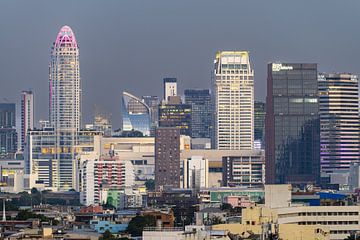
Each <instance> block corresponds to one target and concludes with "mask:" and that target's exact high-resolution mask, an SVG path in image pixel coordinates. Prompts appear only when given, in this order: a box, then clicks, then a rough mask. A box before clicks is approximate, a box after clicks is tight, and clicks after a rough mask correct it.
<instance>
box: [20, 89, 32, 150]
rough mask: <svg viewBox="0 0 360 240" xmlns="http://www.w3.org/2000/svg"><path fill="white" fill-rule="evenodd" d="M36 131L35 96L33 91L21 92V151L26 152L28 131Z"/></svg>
mask: <svg viewBox="0 0 360 240" xmlns="http://www.w3.org/2000/svg"><path fill="white" fill-rule="evenodd" d="M30 129H34V95H33V92H32V91H22V92H21V150H22V151H24V149H25V144H26V140H27V136H28V130H30Z"/></svg>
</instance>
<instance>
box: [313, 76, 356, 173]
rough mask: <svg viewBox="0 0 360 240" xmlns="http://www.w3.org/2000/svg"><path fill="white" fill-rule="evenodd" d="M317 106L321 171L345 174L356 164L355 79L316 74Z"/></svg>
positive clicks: (353, 77) (354, 77) (352, 77)
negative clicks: (317, 84)
mask: <svg viewBox="0 0 360 240" xmlns="http://www.w3.org/2000/svg"><path fill="white" fill-rule="evenodd" d="M319 105H320V126H321V129H320V140H321V145H320V147H321V149H320V150H321V153H320V154H321V155H320V159H321V170H322V172H326V173H334V172H336V171H346V172H348V171H349V168H350V164H351V163H358V162H359V161H360V118H359V83H358V77H357V76H356V75H352V74H348V73H343V74H335V73H334V74H319Z"/></svg>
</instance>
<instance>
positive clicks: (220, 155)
mask: <svg viewBox="0 0 360 240" xmlns="http://www.w3.org/2000/svg"><path fill="white" fill-rule="evenodd" d="M180 155H181V156H180V157H181V159H182V160H186V159H190V158H192V157H194V156H197V157H202V158H203V159H207V160H208V162H209V178H208V179H209V182H208V186H209V187H220V186H230V185H231V186H250V185H251V186H252V187H257V186H262V185H263V183H264V181H263V180H264V174H265V172H264V168H265V167H264V153H263V151H261V150H215V149H205V150H204V149H201V150H199V149H184V150H183V151H181V154H180ZM227 161H228V162H229V164H227ZM224 163H225V165H226V167H225V168H224ZM230 163H231V164H230ZM227 165H229V166H227ZM230 165H231V166H230ZM238 169H241V171H238ZM250 169H251V171H249V170H250ZM224 177H225V182H224ZM240 180H241V181H240Z"/></svg>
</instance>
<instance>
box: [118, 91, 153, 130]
mask: <svg viewBox="0 0 360 240" xmlns="http://www.w3.org/2000/svg"><path fill="white" fill-rule="evenodd" d="M150 112H151V111H150V108H149V107H148V106H147V105H146V104H145V102H143V101H142V100H141V99H139V98H137V97H135V96H134V95H132V94H130V93H128V92H123V97H122V111H121V113H122V119H123V128H122V130H123V131H132V130H134V131H139V132H142V133H143V135H144V136H150V129H151V116H150V115H151V113H150Z"/></svg>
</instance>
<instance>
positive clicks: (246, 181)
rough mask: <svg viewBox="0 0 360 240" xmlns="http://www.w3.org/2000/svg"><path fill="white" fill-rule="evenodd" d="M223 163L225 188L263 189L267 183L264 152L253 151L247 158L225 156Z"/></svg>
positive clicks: (246, 155) (242, 156)
mask: <svg viewBox="0 0 360 240" xmlns="http://www.w3.org/2000/svg"><path fill="white" fill-rule="evenodd" d="M244 152H245V151H244ZM249 152H250V151H249ZM222 161H223V186H229V187H234V186H237V187H263V185H264V183H265V155H264V151H261V150H253V151H251V153H250V154H245V156H244V155H240V156H224V157H223V158H222Z"/></svg>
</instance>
